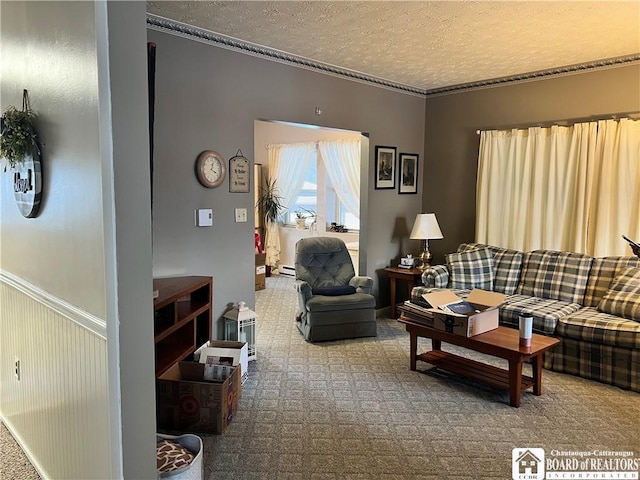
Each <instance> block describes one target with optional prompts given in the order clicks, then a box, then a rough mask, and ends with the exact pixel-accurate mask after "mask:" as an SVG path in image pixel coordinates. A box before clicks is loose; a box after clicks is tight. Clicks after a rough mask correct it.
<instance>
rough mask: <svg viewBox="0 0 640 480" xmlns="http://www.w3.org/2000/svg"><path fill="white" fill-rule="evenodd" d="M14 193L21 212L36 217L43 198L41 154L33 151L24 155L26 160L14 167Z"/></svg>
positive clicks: (25, 215)
mask: <svg viewBox="0 0 640 480" xmlns="http://www.w3.org/2000/svg"><path fill="white" fill-rule="evenodd" d="M12 171H13V195H14V197H15V199H16V205H17V206H18V210H20V213H21V214H22V215H23V216H24V217H26V218H34V217H36V216H37V215H38V210H39V209H40V200H41V199H42V169H41V166H40V154H39V153H37V152H35V151H34V152H33V154H31V155H27V156H25V157H24V162H22V163H18V164H16V165H15V166H14V167H13V168H12Z"/></svg>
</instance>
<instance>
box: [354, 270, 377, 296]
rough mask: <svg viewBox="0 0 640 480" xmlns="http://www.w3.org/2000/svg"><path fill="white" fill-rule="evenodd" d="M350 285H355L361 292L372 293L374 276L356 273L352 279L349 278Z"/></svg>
mask: <svg viewBox="0 0 640 480" xmlns="http://www.w3.org/2000/svg"><path fill="white" fill-rule="evenodd" d="M349 285H351V286H352V287H355V288H356V291H357V292H359V293H368V294H371V288H372V287H373V278H371V277H363V276H358V275H356V276H355V277H353V278H352V279H351V280H349Z"/></svg>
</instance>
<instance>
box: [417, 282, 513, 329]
mask: <svg viewBox="0 0 640 480" xmlns="http://www.w3.org/2000/svg"><path fill="white" fill-rule="evenodd" d="M422 297H423V298H424V299H425V300H426V301H427V302H429V304H430V305H431V306H432V307H433V308H430V309H427V310H428V311H430V312H433V317H434V322H433V328H436V329H438V330H443V331H445V332H448V333H455V334H456V335H462V336H465V337H473V336H474V335H479V334H481V333H484V332H488V331H489V330H494V329H496V328H498V313H499V312H498V308H499V307H500V305H502V303H504V299H505V298H506V295H503V294H502V293H497V292H487V291H486V290H480V289H478V288H475V289H473V290H472V291H471V293H469V296H468V297H467V298H466V300H467V302H469V303H470V304H472V305H473V306H474V307H475V308H476V309H477V310H478V311H477V312H474V313H470V314H467V315H463V314H456V313H449V312H444V311H443V310H442V309H440V308H438V307H439V306H442V305H446V304H448V303H452V302H455V301H459V300H463V299H462V298H461V297H459V296H458V295H456V294H455V293H453V291H451V290H441V291H438V292H433V293H425V294H424V295H422Z"/></svg>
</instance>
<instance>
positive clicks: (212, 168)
mask: <svg viewBox="0 0 640 480" xmlns="http://www.w3.org/2000/svg"><path fill="white" fill-rule="evenodd" d="M226 173H227V162H226V161H225V160H224V158H222V156H221V155H220V154H219V153H218V152H214V151H213V150H205V151H204V152H202V153H201V154H200V155H198V158H197V159H196V177H198V181H199V182H200V183H201V184H202V186H204V187H207V188H215V187H219V186H220V185H222V182H223V181H224V177H225V175H226Z"/></svg>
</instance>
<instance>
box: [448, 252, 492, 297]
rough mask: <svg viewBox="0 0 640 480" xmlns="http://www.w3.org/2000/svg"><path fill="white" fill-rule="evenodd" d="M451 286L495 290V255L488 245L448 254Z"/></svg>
mask: <svg viewBox="0 0 640 480" xmlns="http://www.w3.org/2000/svg"><path fill="white" fill-rule="evenodd" d="M446 259H447V267H448V268H449V281H450V285H449V288H460V289H465V290H467V289H469V290H470V289H472V288H481V289H483V290H489V291H491V290H493V278H494V276H493V255H491V251H490V250H489V249H488V248H487V247H483V248H478V249H475V250H469V251H466V252H461V253H450V254H448V255H446Z"/></svg>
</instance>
